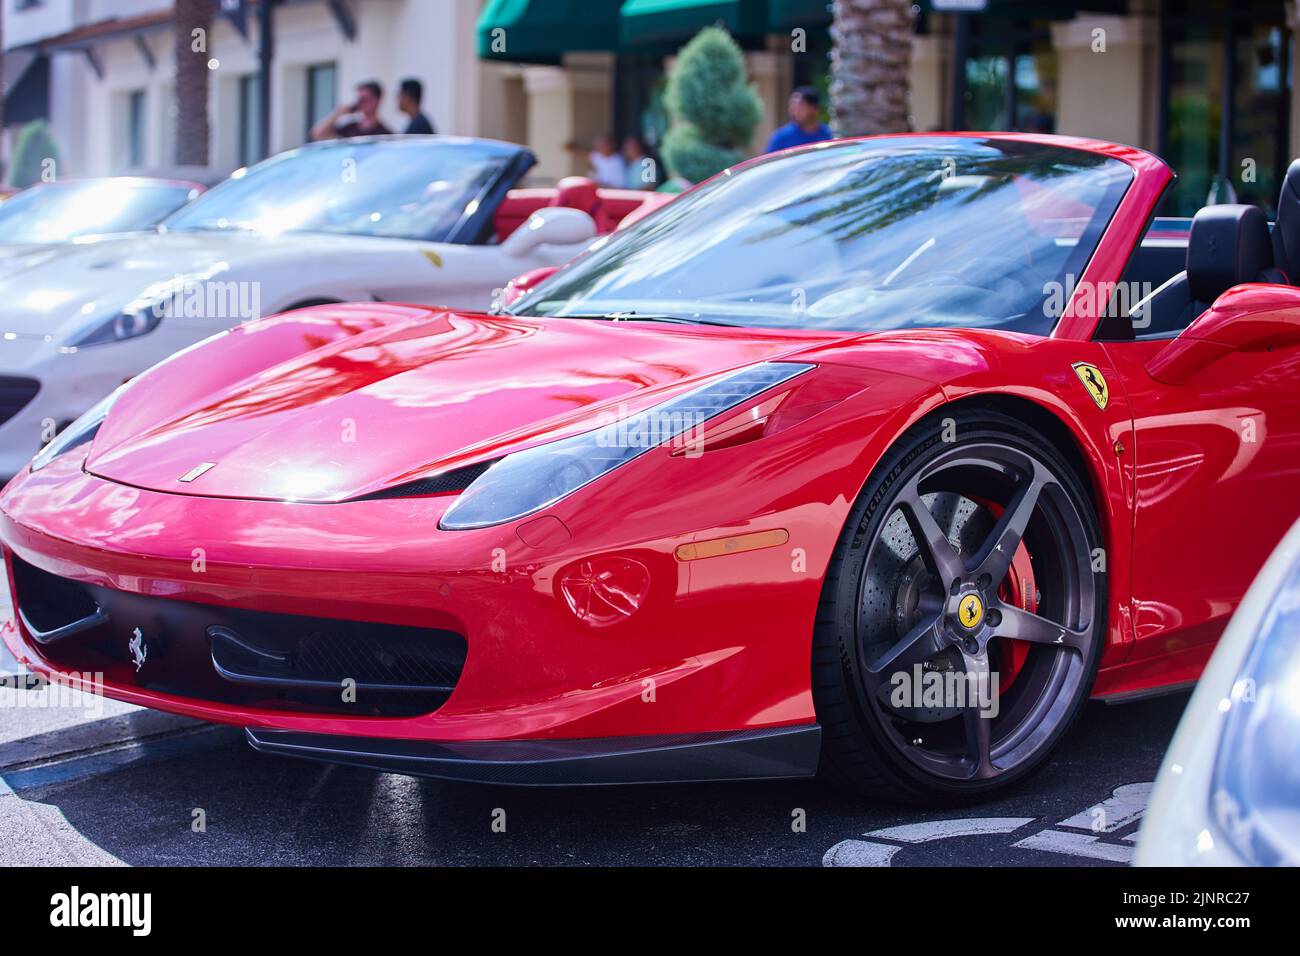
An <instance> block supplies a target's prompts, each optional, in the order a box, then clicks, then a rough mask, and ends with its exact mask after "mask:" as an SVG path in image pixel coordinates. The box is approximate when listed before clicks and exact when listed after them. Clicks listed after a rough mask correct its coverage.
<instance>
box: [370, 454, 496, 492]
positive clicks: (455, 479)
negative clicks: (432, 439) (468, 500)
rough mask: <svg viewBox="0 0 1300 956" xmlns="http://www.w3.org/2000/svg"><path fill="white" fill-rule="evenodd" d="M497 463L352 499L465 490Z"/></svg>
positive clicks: (429, 478) (487, 463) (453, 472)
mask: <svg viewBox="0 0 1300 956" xmlns="http://www.w3.org/2000/svg"><path fill="white" fill-rule="evenodd" d="M495 464H496V462H495V461H485V462H480V463H479V464H477V465H466V466H465V467H464V468H457V469H456V470H455V471H444V472H443V473H442V474H440V475H431V476H430V477H428V478H421V479H420V480H419V481H408V482H407V483H406V484H404V485H397V486H396V487H394V488H385V489H384V490H383V491H376V492H373V493H371V494H368V495H362V496H361V497H360V498H353V499H352V500H353V501H381V500H383V499H385V498H421V497H424V496H426V495H445V494H450V493H451V492H453V491H464V490H465V489H466V488H468V487H469V486H470V485H472V484H473V483H474V479H476V478H478V477H479V475H481V474H483V472H485V471H487V470H488V469H489V468H491V467H492V466H493V465H495Z"/></svg>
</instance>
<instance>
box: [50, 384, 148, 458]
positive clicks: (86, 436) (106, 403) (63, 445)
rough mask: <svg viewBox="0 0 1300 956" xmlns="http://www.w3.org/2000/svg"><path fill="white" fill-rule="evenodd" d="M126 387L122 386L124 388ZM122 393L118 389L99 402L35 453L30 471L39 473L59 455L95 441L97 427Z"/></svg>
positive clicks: (97, 431)
mask: <svg viewBox="0 0 1300 956" xmlns="http://www.w3.org/2000/svg"><path fill="white" fill-rule="evenodd" d="M125 387H126V386H122V388H125ZM121 393H122V389H121V388H119V389H118V390H117V391H115V392H114V393H113V394H112V395H110V396H108V398H106V399H104V400H103V401H101V402H100V403H99V404H98V405H96V406H95V407H94V408H92V409H91V410H90V411H88V412H86V414H84V415H82V416H81V417H80V418H78V419H77V420H76V421H75V422H73V423H72V424H71V425H69V426H68V427H67V428H65V429H63V431H61V432H59V433H58V434H57V435H55V436H54V438H53V440H52V441H51V442H50V443H49V444H48V445H46V446H45V447H44V448H42V449H41V450H40V451H39V452H37V453H36V457H35V458H33V459H32V471H40V470H41V469H42V468H44V467H45V466H46V465H48V464H49V463H50V462H52V461H53V460H54V459H56V458H58V457H59V456H60V455H62V454H64V453H66V452H69V451H72V449H74V448H79V447H80V446H82V445H85V444H88V443H89V442H92V441H94V440H95V435H96V434H98V433H99V426H100V425H102V424H104V419H105V418H107V417H108V411H109V409H111V408H112V407H113V403H114V402H116V401H117V397H118V395H120V394H121Z"/></svg>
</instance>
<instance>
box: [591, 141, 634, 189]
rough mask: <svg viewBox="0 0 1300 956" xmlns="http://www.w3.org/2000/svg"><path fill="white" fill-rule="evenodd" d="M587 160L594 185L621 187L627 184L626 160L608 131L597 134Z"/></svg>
mask: <svg viewBox="0 0 1300 956" xmlns="http://www.w3.org/2000/svg"><path fill="white" fill-rule="evenodd" d="M587 160H588V162H590V163H591V178H592V179H594V180H595V181H596V185H598V186H610V187H612V188H614V189H622V188H623V187H624V186H625V185H626V184H627V160H625V159H624V158H623V154H622V153H620V152H619V151H618V147H617V146H615V144H614V137H613V136H611V135H609V134H608V133H602V134H601V135H600V136H597V137H596V139H595V141H594V142H592V144H591V153H590V154H589V155H588V157H587Z"/></svg>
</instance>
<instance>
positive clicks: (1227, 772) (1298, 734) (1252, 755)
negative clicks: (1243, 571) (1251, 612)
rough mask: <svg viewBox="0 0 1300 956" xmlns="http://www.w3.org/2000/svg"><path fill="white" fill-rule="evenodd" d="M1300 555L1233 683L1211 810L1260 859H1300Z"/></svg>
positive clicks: (1250, 859)
mask: <svg viewBox="0 0 1300 956" xmlns="http://www.w3.org/2000/svg"><path fill="white" fill-rule="evenodd" d="M1297 635H1300V558H1298V559H1296V560H1294V561H1293V562H1292V563H1291V567H1290V569H1289V570H1288V571H1287V572H1286V574H1285V576H1284V577H1283V579H1282V585H1281V587H1280V588H1278V591H1277V593H1276V595H1275V596H1274V598H1273V600H1272V601H1271V602H1270V606H1269V608H1268V611H1267V613H1266V614H1264V616H1263V618H1262V619H1261V621H1260V625H1259V628H1258V631H1257V632H1256V636H1255V640H1254V643H1253V645H1252V647H1251V649H1250V653H1249V654H1248V656H1247V657H1246V661H1245V663H1244V665H1243V666H1242V669H1241V673H1240V674H1239V675H1238V677H1237V680H1236V681H1235V682H1234V683H1233V686H1232V692H1231V695H1230V697H1229V699H1228V701H1227V702H1226V703H1224V704H1221V705H1220V708H1221V709H1225V708H1226V710H1227V719H1226V721H1225V723H1224V728H1223V735H1222V737H1221V738H1220V741H1219V749H1218V754H1217V756H1216V758H1215V764H1214V775H1213V782H1212V785H1211V788H1210V808H1209V809H1210V817H1211V819H1212V820H1214V821H1215V823H1216V824H1217V825H1218V827H1219V829H1220V830H1221V831H1222V833H1223V835H1224V836H1225V837H1226V838H1227V840H1228V842H1229V843H1230V844H1231V845H1232V846H1233V848H1234V849H1236V851H1237V852H1238V853H1239V854H1240V855H1241V856H1242V857H1243V858H1244V860H1245V861H1246V862H1247V863H1248V864H1250V865H1254V866H1279V865H1291V866H1296V865H1300V762H1298V761H1297V760H1296V741H1297V740H1300V641H1297V639H1296V638H1297Z"/></svg>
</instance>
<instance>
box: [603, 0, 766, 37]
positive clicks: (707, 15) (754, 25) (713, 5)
mask: <svg viewBox="0 0 1300 956" xmlns="http://www.w3.org/2000/svg"><path fill="white" fill-rule="evenodd" d="M715 23H718V24H721V25H722V26H724V27H726V28H727V30H728V32H730V33H731V35H732V36H734V37H737V38H739V37H761V36H763V35H764V34H765V33H767V2H766V0H626V2H625V3H624V4H623V16H622V23H621V25H620V35H621V37H622V41H623V44H624V46H628V47H663V46H681V45H682V44H684V43H685V42H686V41H687V40H689V39H690V38H691V37H693V36H695V34H697V33H699V32H700V30H702V29H704V28H705V27H707V26H712V25H713V24H715Z"/></svg>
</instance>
